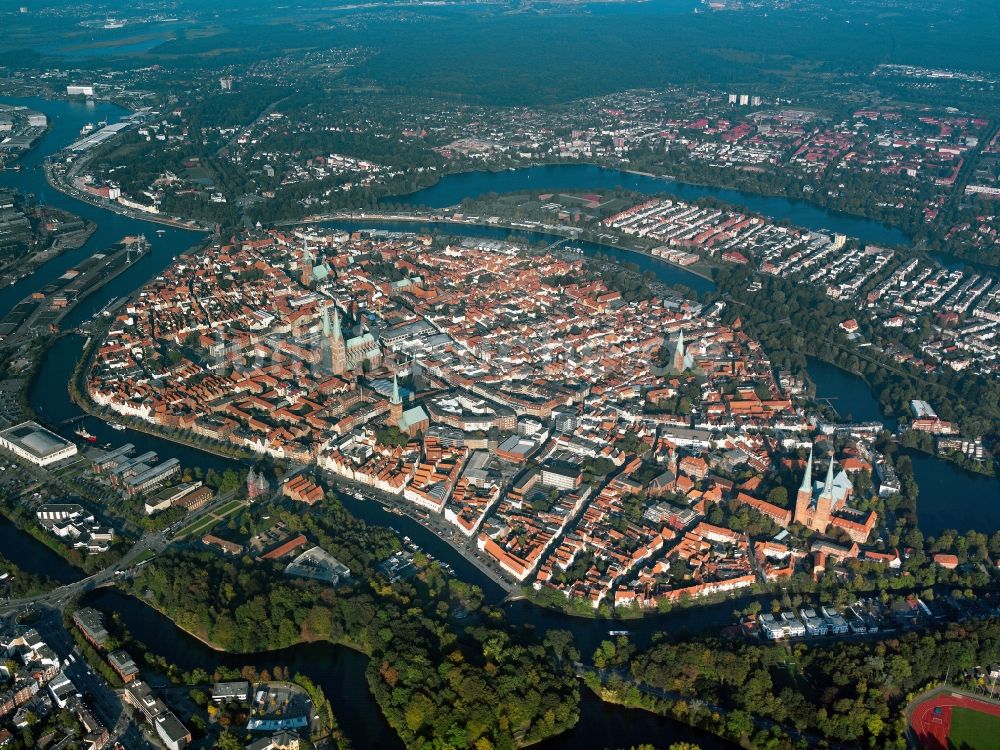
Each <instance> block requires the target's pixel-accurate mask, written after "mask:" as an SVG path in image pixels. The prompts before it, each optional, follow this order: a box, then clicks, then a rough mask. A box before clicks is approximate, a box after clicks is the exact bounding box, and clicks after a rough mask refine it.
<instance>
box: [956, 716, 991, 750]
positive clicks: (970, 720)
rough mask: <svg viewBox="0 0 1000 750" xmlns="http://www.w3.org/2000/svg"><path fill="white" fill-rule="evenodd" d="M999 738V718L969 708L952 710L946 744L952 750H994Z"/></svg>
mask: <svg viewBox="0 0 1000 750" xmlns="http://www.w3.org/2000/svg"><path fill="white" fill-rule="evenodd" d="M998 737H1000V716H990V715H989V714H982V713H979V712H978V711H973V710H972V709H971V708H954V709H952V712H951V731H950V732H949V733H948V744H949V745H950V746H951V748H952V749H953V750H996V747H997V738H998Z"/></svg>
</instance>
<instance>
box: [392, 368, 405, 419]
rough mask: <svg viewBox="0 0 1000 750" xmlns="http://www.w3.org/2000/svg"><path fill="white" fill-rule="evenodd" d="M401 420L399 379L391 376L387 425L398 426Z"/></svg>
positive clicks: (401, 400) (401, 405) (401, 403)
mask: <svg viewBox="0 0 1000 750" xmlns="http://www.w3.org/2000/svg"><path fill="white" fill-rule="evenodd" d="M402 420H403V399H402V398H401V397H400V395H399V379H398V378H397V377H396V376H395V375H393V376H392V396H390V397H389V423H390V424H391V425H394V426H398V425H399V423H400V422H401V421H402Z"/></svg>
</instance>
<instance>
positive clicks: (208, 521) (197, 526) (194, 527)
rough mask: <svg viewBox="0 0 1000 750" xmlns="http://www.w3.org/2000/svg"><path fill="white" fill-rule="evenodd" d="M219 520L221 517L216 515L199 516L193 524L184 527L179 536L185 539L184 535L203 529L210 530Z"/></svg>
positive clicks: (178, 533)
mask: <svg viewBox="0 0 1000 750" xmlns="http://www.w3.org/2000/svg"><path fill="white" fill-rule="evenodd" d="M218 522H219V519H218V518H216V517H215V516H214V515H211V514H210V515H208V516H207V517H205V518H199V519H198V520H197V521H195V522H194V523H192V524H189V525H187V526H185V527H184V528H183V529H181V530H180V531H178V532H177V538H178V539H183V538H184V537H188V536H191V535H193V534H197V533H199V532H202V531H208V530H209V529H210V528H211V527H212V526H215V524H217V523H218Z"/></svg>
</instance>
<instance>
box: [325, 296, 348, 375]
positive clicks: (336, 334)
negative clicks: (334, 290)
mask: <svg viewBox="0 0 1000 750" xmlns="http://www.w3.org/2000/svg"><path fill="white" fill-rule="evenodd" d="M323 313H324V316H325V317H324V319H323V337H324V339H325V340H326V342H327V345H328V347H329V349H330V372H332V373H333V374H334V375H343V374H344V373H345V372H347V346H346V344H345V343H344V333H343V331H341V330H340V310H339V308H338V307H337V306H336V305H334V306H333V323H330V322H329V320H330V316H329V313H327V311H326V310H325V309H324V310H323Z"/></svg>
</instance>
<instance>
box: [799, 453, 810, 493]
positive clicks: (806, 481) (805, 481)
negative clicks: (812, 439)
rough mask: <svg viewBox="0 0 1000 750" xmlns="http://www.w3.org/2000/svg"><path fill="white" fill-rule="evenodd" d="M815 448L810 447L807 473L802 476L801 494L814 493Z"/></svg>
mask: <svg viewBox="0 0 1000 750" xmlns="http://www.w3.org/2000/svg"><path fill="white" fill-rule="evenodd" d="M812 484H813V447H812V446H811V445H810V446H809V460H808V461H806V473H805V474H804V475H803V476H802V485H801V486H800V487H799V492H809V493H811V492H812V491H813V488H812Z"/></svg>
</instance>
